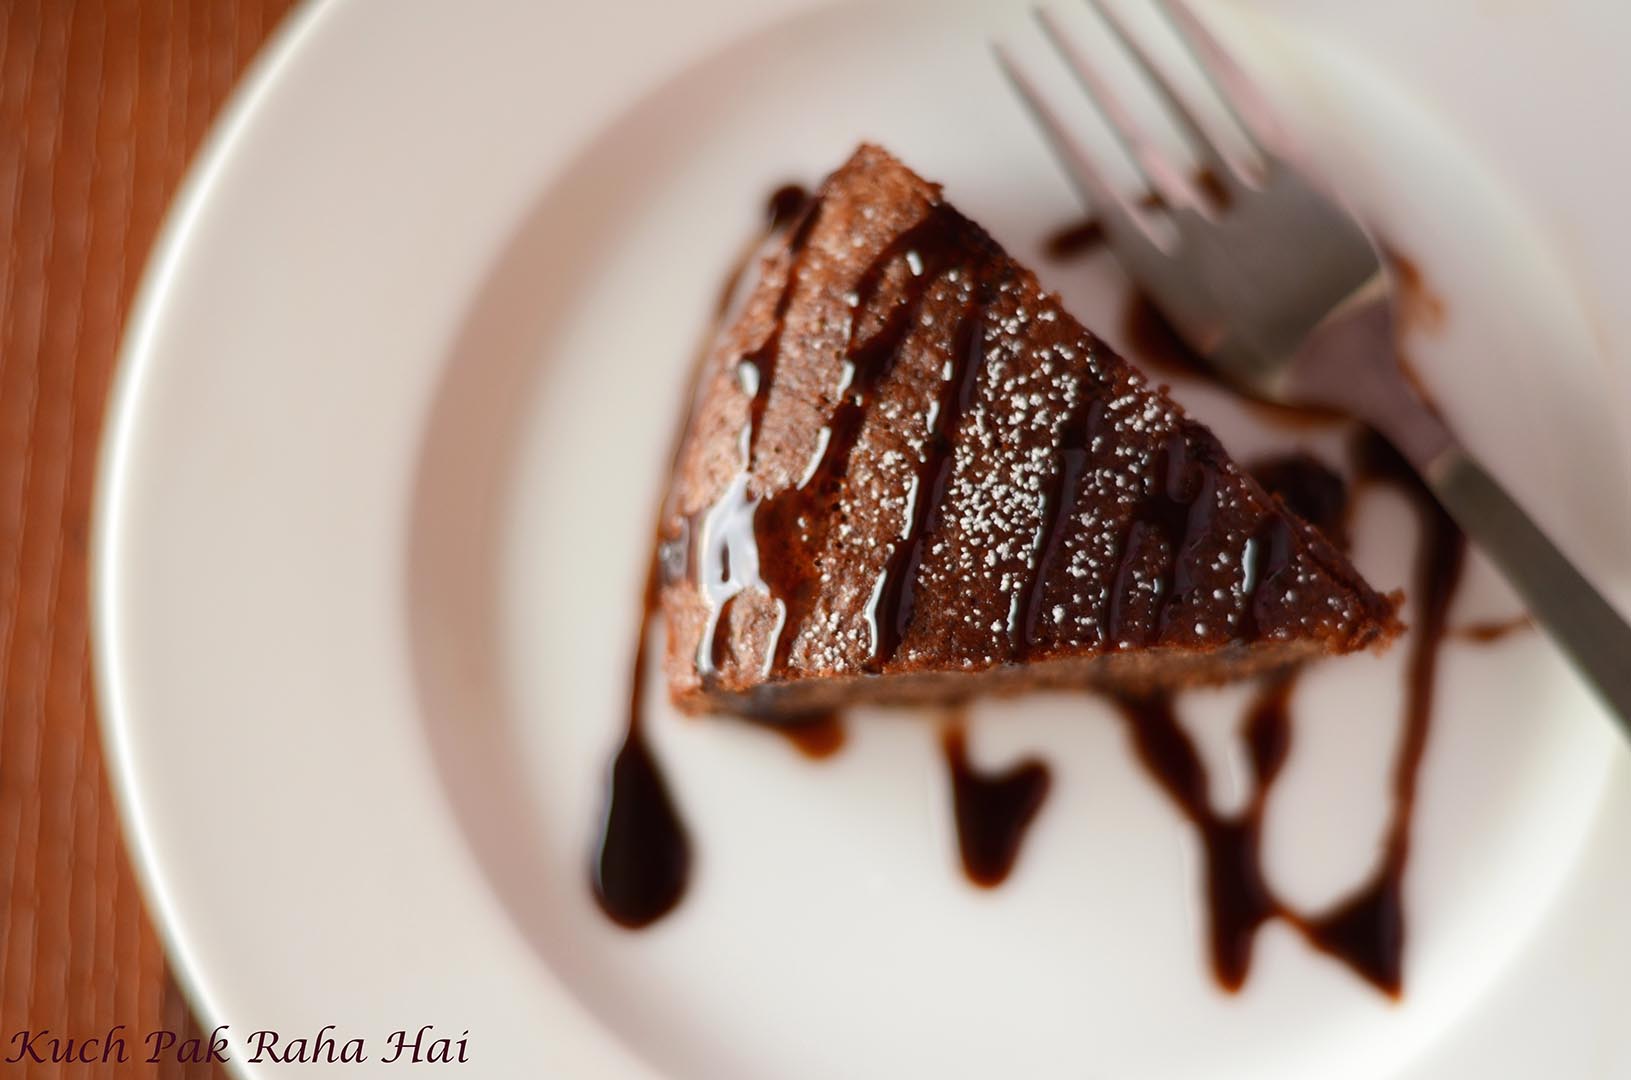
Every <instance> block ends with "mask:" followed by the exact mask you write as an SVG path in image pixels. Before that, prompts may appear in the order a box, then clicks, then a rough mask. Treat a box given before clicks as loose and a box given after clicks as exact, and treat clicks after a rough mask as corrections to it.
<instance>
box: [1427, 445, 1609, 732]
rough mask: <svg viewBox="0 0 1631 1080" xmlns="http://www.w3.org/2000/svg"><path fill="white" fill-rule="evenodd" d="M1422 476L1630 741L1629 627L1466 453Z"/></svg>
mask: <svg viewBox="0 0 1631 1080" xmlns="http://www.w3.org/2000/svg"><path fill="white" fill-rule="evenodd" d="M1421 475H1422V479H1424V480H1425V481H1427V486H1428V487H1430V488H1432V490H1433V494H1434V495H1436V496H1437V497H1438V500H1439V502H1440V503H1441V504H1443V506H1444V509H1445V510H1447V511H1449V513H1450V516H1451V517H1453V518H1454V519H1455V520H1456V523H1457V524H1459V525H1460V526H1461V528H1462V529H1463V530H1465V531H1466V533H1467V535H1468V536H1471V537H1472V538H1473V539H1474V540H1475V541H1476V542H1477V543H1478V546H1479V547H1480V548H1481V549H1482V550H1483V552H1484V553H1485V554H1486V555H1488V556H1489V557H1490V559H1491V561H1493V562H1494V563H1495V565H1496V566H1498V567H1499V568H1500V569H1501V571H1502V572H1503V573H1504V574H1505V575H1506V578H1507V580H1508V581H1510V582H1511V583H1512V585H1513V586H1514V587H1515V588H1516V589H1517V591H1518V594H1519V595H1520V596H1522V597H1523V600H1524V603H1525V604H1526V605H1527V606H1528V608H1529V612H1530V614H1531V615H1533V616H1534V618H1535V619H1536V621H1537V622H1539V623H1540V624H1541V625H1542V626H1544V627H1545V628H1546V631H1547V633H1549V634H1550V635H1551V637H1552V640H1554V641H1556V642H1557V643H1558V645H1560V646H1561V647H1562V649H1563V651H1564V652H1565V653H1567V654H1568V656H1569V658H1570V659H1571V660H1573V661H1574V665H1575V667H1576V668H1578V669H1579V671H1580V673H1581V674H1582V675H1584V676H1585V677H1586V681H1587V682H1589V683H1591V685H1592V686H1593V688H1595V689H1596V691H1597V693H1598V694H1599V695H1600V696H1601V697H1602V699H1603V701H1604V702H1605V703H1606V704H1607V705H1608V706H1609V708H1610V709H1612V710H1613V712H1614V713H1615V715H1616V717H1617V719H1618V720H1619V722H1620V726H1621V728H1622V729H1624V731H1625V733H1626V734H1627V735H1628V736H1631V625H1627V623H1626V621H1625V619H1624V618H1622V617H1621V616H1620V613H1619V612H1618V611H1616V610H1615V609H1614V608H1613V607H1612V606H1610V604H1609V602H1608V601H1607V600H1606V599H1604V597H1603V595H1602V593H1600V592H1598V591H1597V590H1596V589H1595V588H1593V587H1592V585H1591V583H1590V582H1589V581H1587V580H1586V579H1585V577H1584V576H1583V575H1582V574H1581V573H1580V571H1579V570H1578V569H1576V568H1575V566H1574V564H1573V563H1572V562H1570V561H1569V559H1568V557H1567V556H1565V555H1564V554H1563V552H1562V551H1560V550H1558V547H1557V545H1556V544H1554V543H1553V542H1552V540H1551V538H1550V537H1548V536H1547V535H1546V534H1545V533H1544V532H1542V531H1541V529H1540V526H1539V525H1536V524H1535V522H1534V520H1533V519H1532V518H1531V517H1530V516H1529V515H1528V514H1526V513H1525V512H1524V510H1523V508H1522V507H1521V506H1519V505H1518V503H1517V501H1516V500H1514V499H1513V498H1512V496H1511V495H1509V494H1507V491H1506V489H1505V488H1503V487H1502V486H1501V485H1500V484H1499V483H1498V482H1497V481H1496V479H1495V478H1494V477H1493V476H1491V475H1490V474H1489V473H1488V472H1487V471H1486V470H1485V469H1484V467H1483V466H1481V465H1479V464H1478V463H1477V462H1476V461H1474V460H1473V459H1472V457H1471V456H1470V455H1468V454H1467V452H1466V451H1465V450H1463V449H1461V448H1460V447H1458V446H1452V447H1450V448H1448V449H1446V450H1443V451H1441V452H1440V453H1439V454H1438V455H1437V456H1436V457H1434V458H1433V460H1431V461H1429V462H1428V463H1427V464H1426V465H1425V466H1424V467H1422V468H1421Z"/></svg>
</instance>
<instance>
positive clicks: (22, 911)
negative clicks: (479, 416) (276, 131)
mask: <svg viewBox="0 0 1631 1080" xmlns="http://www.w3.org/2000/svg"><path fill="white" fill-rule="evenodd" d="M289 6H290V0H100V2H99V0H0V247H3V251H0V1039H4V1038H9V1037H10V1035H11V1033H12V1032H15V1031H17V1030H18V1029H22V1028H30V1029H35V1030H37V1029H40V1028H49V1029H51V1030H52V1031H53V1032H57V1033H64V1034H72V1035H83V1036H91V1035H100V1034H101V1033H103V1032H105V1031H106V1030H107V1029H108V1028H110V1027H112V1026H113V1025H115V1024H124V1025H126V1029H127V1032H135V1033H140V1032H145V1031H148V1030H152V1029H154V1028H165V1027H168V1028H170V1029H172V1030H174V1029H176V1028H178V1027H184V1026H187V1025H190V1023H191V1021H190V1019H189V1017H188V1015H187V1007H186V1003H185V1001H184V1000H183V999H182V997H181V995H180V994H179V993H178V992H177V990H176V988H175V985H174V983H173V981H172V980H171V979H170V977H169V975H168V972H167V970H166V966H165V961H164V955H163V951H162V950H161V948H160V946H159V944H158V941H157V939H156V937H155V935H154V932H153V929H152V927H151V924H150V923H149V921H148V919H147V916H146V913H145V912H144V911H143V908H142V902H141V898H140V896H139V894H138V891H137V888H136V884H135V881H134V879H133V878H132V876H131V871H130V866H129V862H128V860H127V858H126V856H125V853H124V851H123V845H122V841H121V837H120V833H119V823H118V820H117V818H116V815H115V811H114V807H113V804H112V800H111V797H110V794H109V791H108V786H107V782H106V777H105V769H104V765H103V761H102V753H101V748H100V746H99V743H98V733H97V727H96V720H95V715H94V711H93V710H94V702H93V700H92V694H91V677H90V667H89V653H88V645H87V627H88V615H87V610H86V595H87V592H86V541H87V536H88V531H89V528H88V526H89V514H90V503H91V489H92V485H93V479H94V471H95V461H96V450H97V441H98V438H99V435H100V431H101V426H102V412H103V405H104V401H105V399H106V395H107V389H108V380H109V376H110V374H111V373H112V369H113V363H114V356H115V352H116V349H117V344H118V337H119V332H120V328H121V325H122V322H123V319H124V316H125V312H126V310H127V308H128V306H129V303H130V298H131V293H132V291H133V289H134V287H135V285H136V283H137V280H138V278H139V276H140V273H141V270H142V267H143V265H144V263H145V261H146V259H147V255H148V251H149V248H150V247H151V245H152V242H153V237H154V233H155V231H156V230H157V228H158V225H159V222H160V219H161V217H162V215H163V213H164V210H165V208H166V206H167V205H168V203H169V200H170V197H171V195H172V193H173V192H174V191H175V188H176V185H177V183H178V181H179V180H180V179H181V175H182V172H183V170H184V169H185V168H186V165H187V163H188V160H189V158H190V156H191V155H192V153H193V152H194V150H195V149H196V148H197V146H198V143H199V141H200V140H201V138H202V137H203V135H204V133H205V131H206V130H207V129H208V127H209V124H210V122H211V120H212V119H213V118H214V115H215V113H216V111H217V110H218V109H219V107H220V106H221V103H222V102H223V101H224V100H225V98H226V96H227V94H228V92H229V91H230V90H231V88H232V86H233V84H234V82H235V81H236V80H237V78H238V76H239V74H240V72H241V71H242V69H243V67H244V65H245V63H246V62H247V61H248V60H249V58H250V57H251V56H252V55H253V54H254V53H255V51H256V50H257V49H258V48H259V47H260V45H261V43H262V42H263V41H264V40H265V37H266V35H267V33H268V32H269V31H270V30H271V29H272V27H273V26H274V25H275V24H276V22H277V21H278V19H279V18H280V17H281V16H282V15H283V14H284V12H285V10H286V9H287V8H288V7H289ZM138 1049H140V1048H139V1046H137V1045H136V1044H135V1042H134V1038H133V1039H132V1045H131V1056H132V1058H133V1059H139V1058H140V1057H142V1056H144V1055H142V1054H139V1053H137V1052H136V1051H137V1050H138ZM9 1055H10V1048H9V1047H7V1046H5V1045H3V1044H0V1061H3V1059H4V1058H6V1057H7V1056H9ZM0 1075H3V1076H6V1077H9V1076H12V1075H28V1076H35V1075H37V1076H41V1077H59V1076H60V1077H91V1076H95V1077H104V1076H131V1077H159V1078H164V1080H171V1078H176V1077H186V1078H189V1080H191V1078H194V1077H215V1076H224V1075H225V1074H224V1073H223V1072H218V1071H217V1070H216V1069H214V1068H209V1067H202V1066H182V1065H175V1064H159V1065H152V1064H146V1063H143V1062H140V1061H139V1060H133V1061H132V1062H131V1063H129V1064H127V1065H125V1066H123V1067H120V1068H117V1069H115V1068H112V1067H110V1066H105V1065H101V1064H96V1065H89V1064H85V1065H35V1066H32V1067H30V1068H27V1069H26V1070H25V1069H23V1068H22V1067H21V1066H8V1065H4V1064H0Z"/></svg>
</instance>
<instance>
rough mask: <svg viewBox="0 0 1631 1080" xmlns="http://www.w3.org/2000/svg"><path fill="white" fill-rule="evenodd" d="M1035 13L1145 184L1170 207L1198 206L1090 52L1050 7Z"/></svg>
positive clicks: (1180, 174) (1045, 33)
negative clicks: (1096, 66) (1081, 45)
mask: <svg viewBox="0 0 1631 1080" xmlns="http://www.w3.org/2000/svg"><path fill="white" fill-rule="evenodd" d="M1034 14H1035V15H1036V20H1037V22H1039V23H1040V24H1041V25H1042V33H1043V35H1044V36H1045V37H1046V38H1047V39H1048V44H1050V45H1052V46H1053V48H1054V51H1055V52H1057V53H1058V54H1059V56H1060V57H1061V58H1062V59H1063V60H1064V61H1065V66H1066V67H1068V68H1070V71H1071V74H1072V75H1074V76H1075V77H1076V81H1077V82H1078V83H1080V84H1081V86H1082V89H1083V90H1085V91H1086V92H1087V98H1088V100H1089V101H1091V102H1092V103H1093V107H1094V108H1095V109H1097V110H1098V111H1099V115H1100V116H1102V117H1104V121H1105V123H1106V124H1108V125H1109V127H1110V130H1111V131H1112V132H1114V133H1115V136H1116V139H1117V141H1118V142H1120V143H1121V145H1122V148H1123V149H1124V150H1126V151H1127V155H1128V156H1129V157H1131V158H1132V159H1133V164H1134V165H1136V166H1137V167H1138V172H1139V175H1141V176H1142V177H1143V178H1144V183H1145V184H1146V185H1148V186H1149V188H1150V190H1151V191H1153V192H1155V194H1156V195H1157V196H1159V197H1160V199H1161V201H1162V202H1163V203H1165V204H1166V205H1167V207H1169V208H1176V207H1180V206H1187V207H1193V206H1195V205H1196V199H1195V196H1194V192H1193V191H1192V189H1191V188H1190V187H1189V183H1188V181H1186V180H1185V179H1184V176H1183V174H1182V172H1180V171H1179V170H1178V169H1176V168H1174V167H1173V165H1172V163H1171V162H1170V161H1168V160H1167V157H1166V155H1165V154H1163V153H1162V152H1161V151H1160V150H1159V149H1158V148H1157V147H1156V146H1155V144H1154V143H1152V142H1150V141H1149V139H1147V138H1145V136H1144V133H1143V131H1142V130H1141V129H1140V128H1139V126H1138V123H1137V121H1135V120H1134V119H1133V117H1132V114H1130V113H1129V112H1128V111H1127V109H1126V107H1125V106H1124V105H1123V104H1122V103H1121V99H1120V98H1118V97H1117V96H1116V95H1115V93H1114V92H1113V91H1112V90H1111V89H1110V84H1109V83H1108V82H1106V81H1105V80H1104V78H1103V77H1101V76H1100V75H1099V73H1098V70H1097V69H1096V68H1095V67H1094V66H1093V64H1092V62H1091V61H1089V60H1088V58H1087V56H1086V54H1084V53H1083V52H1082V50H1081V49H1080V48H1079V47H1077V45H1076V42H1075V41H1074V40H1073V39H1072V38H1071V37H1070V36H1069V34H1067V33H1066V32H1065V30H1064V27H1062V26H1061V25H1060V24H1059V22H1058V21H1057V20H1056V19H1055V18H1054V16H1053V15H1052V13H1051V12H1049V11H1048V10H1047V9H1046V8H1041V7H1039V8H1036V9H1034Z"/></svg>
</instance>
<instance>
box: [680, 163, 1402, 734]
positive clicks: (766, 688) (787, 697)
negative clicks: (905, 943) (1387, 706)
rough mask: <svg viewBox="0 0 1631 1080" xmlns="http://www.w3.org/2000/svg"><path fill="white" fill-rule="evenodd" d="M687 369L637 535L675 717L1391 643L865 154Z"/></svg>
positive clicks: (1274, 509)
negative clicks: (686, 397) (655, 493)
mask: <svg viewBox="0 0 1631 1080" xmlns="http://www.w3.org/2000/svg"><path fill="white" fill-rule="evenodd" d="M699 379H700V384H699V385H698V386H697V387H696V394H695V398H694V401H693V409H692V413H691V415H690V417H689V420H688V422H687V425H686V431H685V435H684V437H683V439H682V441H681V445H680V450H679V455H678V457H677V459H676V464H675V474H674V476H673V479H672V486H671V489H670V492H669V498H668V500H667V504H666V505H667V509H666V510H665V512H664V520H663V521H662V522H661V525H660V530H659V534H660V542H661V546H660V555H661V559H660V562H661V569H660V587H661V591H660V595H661V601H662V607H663V610H664V613H665V615H666V617H667V623H668V653H667V671H668V677H669V684H670V688H671V690H672V693H673V696H674V698H675V700H676V701H677V702H678V703H679V704H680V705H681V706H682V707H684V708H687V709H690V710H693V711H695V710H704V709H708V710H722V711H730V712H737V713H744V714H748V715H754V716H759V717H762V718H766V719H775V718H784V717H792V716H797V715H800V714H805V713H809V712H813V711H818V710H823V709H829V708H833V707H836V706H839V705H847V704H853V703H859V702H878V701H888V702H912V701H935V700H951V699H957V698H961V697H965V696H968V695H971V694H976V693H986V692H992V691H1011V690H1017V689H1022V688H1027V687H1032V686H1097V687H1104V688H1109V689H1113V690H1121V691H1128V692H1145V691H1149V690H1153V689H1157V688H1167V687H1174V686H1178V685H1184V684H1190V683H1197V682H1219V681H1224V680H1228V679H1233V678H1238V677H1241V676H1245V675H1248V674H1251V673H1253V672H1257V671H1262V670H1266V669H1270V668H1273V667H1278V666H1281V665H1285V664H1288V663H1291V662H1294V661H1298V660H1302V659H1305V658H1309V657H1316V656H1322V655H1328V654H1334V653H1346V652H1352V651H1355V650H1358V649H1363V648H1366V647H1368V646H1372V645H1377V644H1380V643H1384V642H1386V641H1388V640H1390V639H1391V638H1392V637H1394V636H1395V635H1396V634H1397V633H1398V631H1399V624H1398V622H1397V620H1396V618H1395V616H1394V608H1395V602H1394V601H1392V600H1390V599H1388V598H1385V597H1383V596H1381V595H1378V594H1377V592H1376V591H1375V590H1374V589H1372V588H1371V587H1370V586H1369V585H1367V584H1366V583H1365V582H1364V580H1362V579H1361V578H1360V576H1359V574H1358V573H1357V572H1356V571H1355V570H1354V568H1353V567H1352V566H1351V565H1350V564H1349V562H1348V560H1347V559H1346V558H1345V557H1344V556H1343V555H1342V553H1341V552H1339V551H1338V550H1337V549H1336V548H1335V547H1333V545H1332V544H1331V543H1330V542H1328V541H1327V540H1326V539H1325V538H1324V537H1322V536H1321V535H1320V534H1319V533H1318V532H1316V531H1315V530H1314V529H1313V528H1312V527H1311V526H1309V525H1308V524H1306V523H1305V522H1303V521H1301V520H1300V519H1298V518H1297V517H1295V516H1294V515H1293V514H1292V513H1291V512H1290V511H1289V510H1288V509H1287V508H1286V507H1285V506H1284V505H1283V504H1281V503H1280V502H1279V501H1278V500H1276V499H1275V498H1273V497H1271V496H1269V495H1267V494H1265V493H1264V491H1263V489H1262V488H1261V487H1259V486H1258V484H1257V483H1256V482H1254V481H1253V480H1252V479H1251V478H1250V477H1249V476H1248V475H1246V473H1245V472H1243V471H1242V470H1241V469H1240V468H1239V467H1238V466H1236V465H1235V464H1234V463H1233V462H1232V461H1231V460H1230V459H1229V456H1228V455H1227V454H1226V453H1225V452H1224V450H1223V448H1222V447H1221V446H1220V445H1219V444H1218V441H1217V439H1216V438H1215V437H1214V436H1213V435H1212V433H1211V432H1210V431H1208V430H1207V429H1206V428H1205V427H1203V426H1201V425H1200V424H1198V423H1196V422H1195V421H1194V420H1191V419H1190V418H1188V417H1187V416H1186V415H1185V414H1184V412H1183V410H1182V409H1180V408H1179V407H1178V406H1177V405H1176V404H1174V403H1173V402H1172V401H1171V400H1169V399H1168V398H1167V396H1166V395H1165V394H1164V393H1163V392H1162V391H1161V390H1160V389H1159V388H1157V387H1155V386H1152V385H1151V384H1150V383H1149V381H1148V380H1147V379H1146V378H1145V377H1144V376H1143V375H1142V374H1140V373H1139V372H1138V371H1136V370H1135V369H1134V368H1132V367H1131V366H1130V365H1129V364H1128V363H1127V362H1126V361H1124V360H1122V359H1121V358H1120V357H1118V356H1116V355H1115V354H1114V353H1113V352H1112V351H1111V350H1110V349H1109V348H1108V347H1107V346H1106V345H1105V344H1104V343H1103V342H1102V341H1100V340H1099V339H1098V338H1096V337H1094V336H1093V335H1092V334H1091V333H1089V332H1088V331H1087V330H1086V329H1084V328H1083V327H1082V325H1081V324H1080V323H1078V322H1077V321H1076V320H1075V319H1073V318H1072V317H1071V316H1070V315H1069V314H1068V313H1067V312H1066V311H1065V310H1064V309H1063V308H1062V307H1061V306H1060V303H1059V300H1058V298H1057V297H1055V296H1053V295H1051V294H1049V293H1047V292H1045V291H1043V289H1042V288H1041V286H1040V285H1039V284H1038V283H1037V279H1036V276H1035V275H1034V274H1032V273H1031V272H1030V271H1029V270H1027V269H1025V268H1024V267H1022V266H1020V265H1019V264H1017V263H1016V262H1015V261H1014V260H1013V259H1011V258H1009V257H1008V255H1007V254H1006V253H1004V251H1003V250H1002V248H1001V247H999V246H998V245H997V243H996V242H995V241H993V240H992V239H991V237H989V236H988V235H986V233H985V231H984V230H982V229H981V228H980V227H979V226H978V225H975V224H974V223H973V222H971V221H969V220H968V219H967V218H965V217H963V216H962V215H961V214H959V213H958V212H957V211H956V210H954V209H952V208H951V207H950V206H949V205H948V204H946V203H945V202H944V201H943V200H942V199H941V195H940V189H939V187H938V186H937V185H934V184H930V183H928V182H927V181H924V180H923V179H921V178H919V177H918V176H917V175H916V174H914V173H913V172H911V171H910V170H909V169H907V168H906V167H905V166H904V165H902V164H900V162H898V161H896V160H895V159H894V158H892V157H891V156H889V155H888V154H887V153H885V152H884V151H882V150H880V149H877V148H876V147H871V146H864V147H862V148H861V149H860V150H859V151H857V152H856V154H855V155H854V157H853V158H852V159H851V160H850V161H849V162H848V163H847V164H845V165H844V166H843V167H842V168H841V169H839V170H838V171H837V172H836V173H834V174H833V175H832V176H831V177H829V178H828V179H827V181H826V183H825V184H823V186H822V187H821V189H820V190H819V191H818V192H817V193H816V195H815V196H814V197H813V198H812V199H811V201H810V203H809V204H808V206H807V208H806V210H805V211H804V213H803V215H802V216H801V217H799V218H797V219H795V220H794V221H793V222H792V223H791V224H789V225H788V226H787V227H786V228H785V230H784V232H783V234H782V235H781V237H780V238H779V240H778V241H777V242H776V243H775V244H774V245H773V246H772V247H771V248H770V249H769V251H768V254H766V256H765V257H764V259H763V262H762V266H761V269H760V277H759V280H758V282H757V283H756V284H755V285H754V286H753V287H752V289H751V291H750V292H749V293H748V294H747V296H746V299H745V300H744V301H743V302H742V304H741V307H740V313H739V314H738V315H737V316H736V317H735V318H734V321H732V322H731V323H730V324H729V325H728V326H726V327H725V328H723V330H722V331H721V333H720V335H719V336H718V338H717V340H716V341H715V343H714V346H713V349H712V351H711V353H710V355H709V356H707V357H706V358H705V359H704V362H703V366H702V368H701V370H700V374H699Z"/></svg>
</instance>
